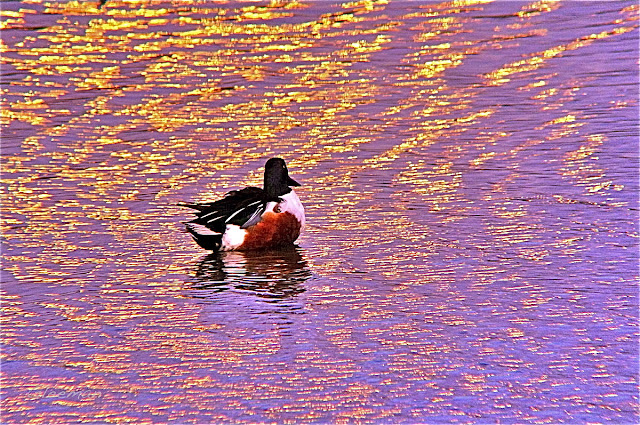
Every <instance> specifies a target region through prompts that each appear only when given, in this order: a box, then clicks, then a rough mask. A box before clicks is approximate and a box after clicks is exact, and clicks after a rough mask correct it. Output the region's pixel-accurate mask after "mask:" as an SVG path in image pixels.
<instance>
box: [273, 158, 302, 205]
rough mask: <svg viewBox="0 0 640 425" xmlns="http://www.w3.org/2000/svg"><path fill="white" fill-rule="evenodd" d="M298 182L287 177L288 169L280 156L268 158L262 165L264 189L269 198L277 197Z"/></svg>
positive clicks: (288, 190)
mask: <svg viewBox="0 0 640 425" xmlns="http://www.w3.org/2000/svg"><path fill="white" fill-rule="evenodd" d="M291 186H300V183H298V182H297V181H295V180H294V179H292V178H291V177H289V170H287V164H285V162H284V159H282V158H270V159H269V160H268V161H267V163H266V164H265V166H264V190H265V192H267V196H268V197H269V198H278V197H280V196H282V195H284V194H286V193H289V192H290V191H291V189H290V187H291Z"/></svg>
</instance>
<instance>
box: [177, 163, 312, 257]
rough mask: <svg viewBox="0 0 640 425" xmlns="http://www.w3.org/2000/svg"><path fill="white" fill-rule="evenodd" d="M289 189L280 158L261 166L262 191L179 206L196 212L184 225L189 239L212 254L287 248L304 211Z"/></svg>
mask: <svg viewBox="0 0 640 425" xmlns="http://www.w3.org/2000/svg"><path fill="white" fill-rule="evenodd" d="M291 186H300V184H299V183H298V182H296V181H295V180H293V179H292V178H291V177H289V171H288V170H287V165H286V164H285V162H284V160H283V159H282V158H271V159H269V160H268V161H267V163H266V164H265V167H264V189H260V188H257V187H245V188H244V189H241V190H234V191H231V192H229V193H227V194H226V195H225V196H224V197H223V198H222V199H220V200H218V201H215V202H208V203H202V204H180V205H182V206H186V207H189V208H193V209H194V210H197V212H195V214H196V215H197V218H195V219H193V220H191V221H188V222H186V223H185V225H186V226H187V230H188V231H189V233H191V236H193V239H194V240H195V241H196V242H197V243H198V245H200V246H201V247H202V248H204V249H208V250H212V251H248V250H258V249H264V248H273V247H279V246H286V245H291V244H293V242H294V241H295V240H296V239H297V238H298V236H300V232H301V231H302V229H303V228H304V225H305V218H304V208H303V207H302V203H301V202H300V199H299V198H298V195H296V193H295V192H294V191H293V189H291Z"/></svg>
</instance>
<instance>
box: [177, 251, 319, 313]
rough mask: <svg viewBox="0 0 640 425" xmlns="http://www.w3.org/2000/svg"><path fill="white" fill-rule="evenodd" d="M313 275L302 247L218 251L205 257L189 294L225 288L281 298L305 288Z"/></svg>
mask: <svg viewBox="0 0 640 425" xmlns="http://www.w3.org/2000/svg"><path fill="white" fill-rule="evenodd" d="M310 277H311V271H310V270H309V267H308V265H307V261H306V260H305V258H304V256H303V255H302V250H301V249H300V248H299V247H290V248H286V249H278V250H265V251H258V252H217V253H213V254H210V255H207V256H206V257H204V258H203V259H202V260H201V261H200V262H199V263H198V264H197V267H196V270H195V276H194V280H193V281H192V282H190V285H189V291H188V293H187V296H190V297H192V298H205V299H208V298H212V297H215V296H216V294H218V293H220V292H225V291H233V292H240V293H245V294H251V295H254V296H256V297H258V298H260V299H262V300H263V301H266V302H280V301H284V300H287V299H290V298H292V297H295V296H297V295H299V294H301V293H302V292H304V286H303V284H304V282H305V281H306V280H307V279H309V278H310Z"/></svg>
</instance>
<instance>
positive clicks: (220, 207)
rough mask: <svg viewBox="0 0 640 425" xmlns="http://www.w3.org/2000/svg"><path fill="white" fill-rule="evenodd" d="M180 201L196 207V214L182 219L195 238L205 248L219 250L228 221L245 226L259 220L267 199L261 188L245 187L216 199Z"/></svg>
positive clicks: (186, 205) (190, 206)
mask: <svg viewBox="0 0 640 425" xmlns="http://www.w3.org/2000/svg"><path fill="white" fill-rule="evenodd" d="M181 205H182V206H185V207H189V208H192V209H194V210H197V212H196V213H195V214H196V216H197V217H196V218H195V219H193V220H191V221H188V222H186V223H185V225H186V226H187V230H188V231H189V232H190V233H191V235H192V236H193V238H194V239H195V241H196V242H197V243H198V244H199V245H200V246H201V247H203V248H205V249H210V250H218V249H219V248H220V245H221V244H222V235H223V234H224V232H225V230H226V228H227V225H228V224H234V225H236V226H239V227H241V228H247V227H249V226H252V225H254V224H256V223H258V222H259V221H260V217H261V216H262V214H263V213H264V211H265V208H266V205H267V201H266V196H265V192H264V190H262V189H260V188H257V187H246V188H244V189H242V190H234V191H232V192H229V193H227V194H226V195H225V197H224V198H222V199H220V200H218V201H215V202H207V203H202V204H181Z"/></svg>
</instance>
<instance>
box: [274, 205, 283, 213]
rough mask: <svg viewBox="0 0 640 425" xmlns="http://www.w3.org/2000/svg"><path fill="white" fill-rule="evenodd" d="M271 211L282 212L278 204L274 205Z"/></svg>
mask: <svg viewBox="0 0 640 425" xmlns="http://www.w3.org/2000/svg"><path fill="white" fill-rule="evenodd" d="M273 212H275V213H281V212H282V208H280V204H278V205H276V206H275V207H273Z"/></svg>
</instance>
